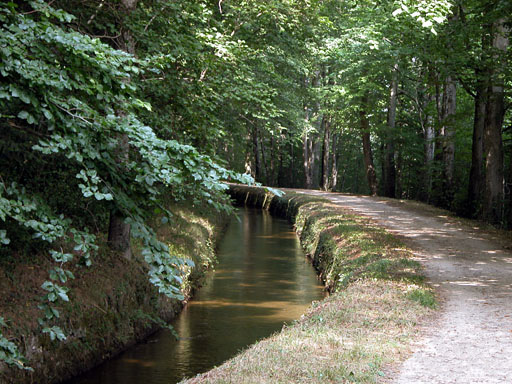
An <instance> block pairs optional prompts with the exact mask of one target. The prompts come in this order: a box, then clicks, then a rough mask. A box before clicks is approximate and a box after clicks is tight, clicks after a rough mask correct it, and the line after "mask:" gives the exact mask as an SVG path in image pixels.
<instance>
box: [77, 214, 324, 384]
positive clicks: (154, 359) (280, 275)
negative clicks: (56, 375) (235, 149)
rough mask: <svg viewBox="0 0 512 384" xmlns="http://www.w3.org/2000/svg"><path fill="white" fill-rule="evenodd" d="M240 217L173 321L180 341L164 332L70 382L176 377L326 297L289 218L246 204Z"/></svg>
mask: <svg viewBox="0 0 512 384" xmlns="http://www.w3.org/2000/svg"><path fill="white" fill-rule="evenodd" d="M237 215H238V218H239V220H237V219H236V218H233V219H232V221H231V223H230V225H229V227H228V230H227V233H226V235H225V237H224V238H223V240H222V241H221V244H220V247H219V252H218V260H219V264H218V265H217V268H216V271H215V272H214V273H210V274H209V275H208V276H207V281H206V283H205V285H204V286H203V287H202V288H201V289H200V290H199V291H198V293H197V295H196V297H195V298H194V300H192V301H190V303H189V304H188V305H187V307H186V308H185V310H184V311H183V312H182V313H181V314H180V315H179V316H178V317H177V319H176V320H175V321H174V323H173V326H174V328H175V330H176V331H177V333H178V334H179V336H180V339H179V340H176V339H175V338H174V337H173V336H172V335H171V334H170V332H169V331H162V332H159V333H157V334H155V335H154V336H153V337H151V338H150V339H149V340H148V341H147V342H146V343H144V344H140V345H137V346H135V347H133V348H131V349H130V350H128V351H126V352H125V353H123V354H122V355H120V356H119V357H118V358H116V359H114V360H112V361H109V362H107V363H105V364H103V365H101V366H100V367H98V368H96V369H94V370H93V371H91V372H89V373H87V374H85V375H83V376H81V377H79V378H76V379H75V380H73V381H72V382H71V383H73V384H90V383H91V384H92V383H101V384H118V383H123V384H131V383H133V384H134V383H144V384H172V383H176V382H178V381H180V380H181V379H182V378H183V377H190V376H194V375H196V374H198V373H201V372H204V371H207V370H208V369H210V368H212V367H214V366H215V365H219V364H221V363H222V362H223V361H225V360H227V359H229V358H230V357H232V356H234V355H235V354H236V353H237V352H238V351H239V350H241V349H242V348H244V347H246V346H248V345H250V344H252V343H254V342H255V341H257V340H259V339H261V338H263V337H266V336H268V335H270V334H272V333H273V332H275V331H278V330H280V329H281V328H282V326H283V323H286V322H291V321H292V320H295V319H298V318H299V317H300V316H301V314H302V313H304V311H305V310H306V308H307V307H308V306H309V304H310V303H311V302H312V301H313V300H320V299H321V298H322V297H323V290H322V286H321V285H320V284H319V282H318V280H317V277H316V274H315V272H314V270H313V268H312V266H311V265H310V264H309V263H308V261H307V260H306V258H305V257H304V253H303V252H302V249H301V247H300V244H299V240H298V239H297V236H296V235H295V233H294V231H293V229H292V228H291V226H290V224H289V223H288V222H287V221H286V220H283V219H280V218H275V217H272V216H271V215H270V214H268V213H267V212H265V211H262V210H256V209H247V208H242V209H239V210H238V212H237Z"/></svg>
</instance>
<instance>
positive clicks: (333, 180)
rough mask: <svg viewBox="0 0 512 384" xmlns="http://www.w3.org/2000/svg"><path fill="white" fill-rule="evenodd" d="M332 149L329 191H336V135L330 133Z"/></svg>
mask: <svg viewBox="0 0 512 384" xmlns="http://www.w3.org/2000/svg"><path fill="white" fill-rule="evenodd" d="M331 141H332V149H331V180H330V185H329V190H330V191H336V186H337V185H338V156H339V154H338V151H337V148H336V146H337V141H338V135H336V134H334V135H332V140H331Z"/></svg>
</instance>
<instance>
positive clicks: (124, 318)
mask: <svg viewBox="0 0 512 384" xmlns="http://www.w3.org/2000/svg"><path fill="white" fill-rule="evenodd" d="M171 210H172V211H173V214H174V216H173V221H172V223H168V224H162V223H161V222H160V220H158V218H155V225H154V227H155V228H156V229H157V232H158V236H159V238H160V239H162V240H163V241H165V242H166V243H168V245H169V247H170V249H171V251H172V252H173V254H174V255H176V256H178V257H183V258H189V259H192V260H193V261H194V262H195V267H194V268H192V269H189V270H188V277H187V279H186V280H185V282H184V293H185V296H186V297H187V298H188V297H189V296H190V295H191V294H192V293H193V291H194V290H195V289H196V288H197V287H198V286H200V285H201V282H202V281H201V279H202V278H203V276H204V274H205V271H206V270H207V269H208V268H210V267H211V266H212V265H213V264H214V262H215V259H216V256H215V246H216V244H217V240H218V239H219V238H220V237H222V236H221V235H222V232H223V231H224V228H225V226H226V224H227V220H228V217H227V215H225V214H222V213H219V212H217V211H215V210H214V209H213V208H211V207H209V206H195V207H192V206H189V207H186V206H184V205H182V206H180V207H177V206H174V207H172V208H171ZM98 236H100V241H99V243H100V249H99V252H98V254H97V255H96V257H94V258H93V259H92V265H91V266H90V267H85V266H76V267H74V268H73V269H72V272H73V274H74V275H75V277H76V279H75V280H72V281H70V282H69V284H68V286H69V288H70V291H69V294H68V295H69V297H70V301H69V303H65V304H64V305H61V306H58V310H59V319H58V322H57V323H56V324H57V325H59V326H60V327H61V328H62V329H63V330H64V332H65V334H66V340H64V341H62V342H59V341H57V340H54V341H52V340H50V338H49V337H48V335H46V334H42V333H41V328H40V326H39V324H38V323H37V318H38V317H41V313H40V311H39V310H38V309H37V306H38V304H39V303H40V300H41V295H42V292H43V291H42V290H41V288H40V287H41V284H42V283H43V282H44V281H45V280H46V279H47V278H48V276H47V271H48V270H49V269H50V268H52V266H53V264H52V261H51V260H49V258H48V257H46V256H45V254H43V253H40V254H38V253H36V254H31V255H30V259H27V260H26V261H25V260H24V259H23V258H22V257H16V258H15V257H13V258H12V259H3V260H2V263H1V265H0V292H1V293H2V295H1V296H0V314H1V316H2V317H4V318H5V320H6V321H9V322H8V324H7V325H8V327H7V328H2V329H1V331H2V332H3V334H4V336H6V337H7V338H8V339H9V340H11V341H14V342H15V343H16V344H17V345H18V346H19V347H20V349H21V353H22V354H23V355H24V356H25V357H26V358H27V359H28V365H29V366H30V367H32V368H33V371H22V370H20V369H17V368H9V367H7V366H6V365H5V364H1V363H0V383H2V384H4V383H8V384H11V383H12V384H23V383H38V384H44V383H57V382H61V381H63V380H66V379H68V378H70V377H73V376H75V375H77V374H79V373H81V372H84V371H87V370H89V369H91V368H93V367H94V366H96V365H98V364H100V363H101V362H103V361H105V360H108V359H110V358H111V357H113V356H115V355H117V354H118V353H120V352H121V351H123V350H125V349H127V348H128V347H129V346H131V345H134V344H136V343H138V342H141V341H143V340H145V339H147V337H148V336H149V335H151V334H152V333H154V332H155V331H157V330H158V329H160V328H161V326H162V324H164V323H167V322H168V321H169V320H171V319H172V318H174V317H175V316H176V314H177V313H179V312H180V311H181V308H182V306H183V303H182V302H180V301H177V300H170V299H168V298H166V297H165V296H163V295H161V294H158V292H157V289H156V288H155V287H154V286H153V285H152V284H151V283H150V282H149V278H148V273H147V272H148V266H147V264H146V263H145V261H144V258H143V257H142V255H141V254H140V244H138V243H137V241H132V249H133V258H132V260H130V261H127V260H125V259H123V258H122V257H120V256H119V255H116V254H114V253H112V252H110V251H109V250H108V247H107V246H106V243H105V241H106V239H101V233H99V234H98ZM35 259H37V262H34V260H35Z"/></svg>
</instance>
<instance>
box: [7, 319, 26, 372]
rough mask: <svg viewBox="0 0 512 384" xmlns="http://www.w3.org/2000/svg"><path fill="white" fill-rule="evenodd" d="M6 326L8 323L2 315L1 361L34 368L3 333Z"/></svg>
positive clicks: (24, 367)
mask: <svg viewBox="0 0 512 384" xmlns="http://www.w3.org/2000/svg"><path fill="white" fill-rule="evenodd" d="M5 327H7V324H6V322H5V320H4V318H3V317H1V316H0V361H3V362H5V363H7V364H8V365H13V366H16V367H18V368H20V369H26V370H32V368H30V367H28V366H27V365H26V364H27V361H26V359H25V358H24V357H23V356H22V355H21V354H20V352H19V351H18V347H17V346H16V344H14V343H13V342H12V341H9V340H8V339H6V338H5V336H4V335H3V334H2V328H5Z"/></svg>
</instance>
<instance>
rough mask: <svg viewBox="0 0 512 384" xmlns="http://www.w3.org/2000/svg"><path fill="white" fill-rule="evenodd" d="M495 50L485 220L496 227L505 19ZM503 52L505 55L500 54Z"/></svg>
mask: <svg viewBox="0 0 512 384" xmlns="http://www.w3.org/2000/svg"><path fill="white" fill-rule="evenodd" d="M492 32H493V33H492V36H493V42H492V47H493V49H494V52H495V53H494V54H493V59H494V60H492V61H493V65H494V68H492V69H491V72H490V73H491V80H490V86H489V88H488V98H487V107H486V118H485V128H484V150H485V196H484V202H483V203H484V204H483V216H484V218H485V219H486V220H487V221H489V222H491V223H494V224H499V223H501V221H502V219H503V142H502V137H501V130H502V126H503V118H504V114H505V106H504V88H505V87H504V81H503V78H502V75H503V71H504V69H505V68H504V67H503V64H501V65H500V61H501V60H500V59H501V58H502V56H504V55H503V54H504V53H505V51H506V50H507V47H508V44H509V41H508V38H507V33H508V31H507V29H506V28H505V19H504V18H502V19H500V20H498V21H496V22H495V23H494V24H493V31H492ZM499 51H501V53H502V54H501V55H500V54H499V53H498V52H499Z"/></svg>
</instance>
